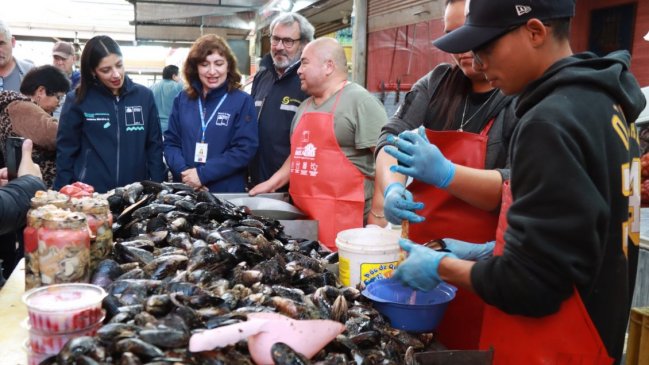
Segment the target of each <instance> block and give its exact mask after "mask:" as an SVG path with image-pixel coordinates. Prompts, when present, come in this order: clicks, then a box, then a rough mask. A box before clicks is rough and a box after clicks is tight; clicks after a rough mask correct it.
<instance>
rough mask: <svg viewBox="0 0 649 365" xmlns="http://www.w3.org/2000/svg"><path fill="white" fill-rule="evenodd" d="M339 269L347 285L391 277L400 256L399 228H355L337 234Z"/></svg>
mask: <svg viewBox="0 0 649 365" xmlns="http://www.w3.org/2000/svg"><path fill="white" fill-rule="evenodd" d="M336 247H338V270H339V276H340V282H341V283H342V284H343V285H344V286H356V285H357V284H359V283H361V282H363V284H364V285H367V284H369V283H371V282H372V281H374V280H377V279H383V278H387V277H390V276H391V275H392V271H393V270H394V269H395V268H396V266H397V263H398V260H399V231H395V230H389V229H383V228H354V229H348V230H345V231H341V232H339V233H338V235H337V236H336Z"/></svg>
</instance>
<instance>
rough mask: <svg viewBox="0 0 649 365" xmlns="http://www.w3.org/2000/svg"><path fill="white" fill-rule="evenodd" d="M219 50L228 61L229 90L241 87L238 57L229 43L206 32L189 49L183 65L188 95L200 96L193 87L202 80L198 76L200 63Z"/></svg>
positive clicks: (194, 97)
mask: <svg viewBox="0 0 649 365" xmlns="http://www.w3.org/2000/svg"><path fill="white" fill-rule="evenodd" d="M214 52H217V53H218V54H219V55H221V56H222V57H224V58H225V60H226V61H227V62H228V79H227V83H228V92H230V91H232V90H234V89H239V88H240V87H241V74H240V73H239V70H238V69H237V58H236V56H235V55H234V53H233V52H232V49H231V48H230V46H229V45H228V43H227V42H226V41H225V40H224V39H223V38H221V37H219V36H218V35H216V34H206V35H204V36H201V37H199V38H198V39H197V40H196V41H195V42H194V44H193V45H192V48H191V49H190V50H189V54H188V55H187V60H185V64H184V66H183V75H185V80H187V88H186V90H185V91H186V92H187V95H189V97H190V98H191V99H196V98H198V92H197V91H196V90H195V89H194V88H193V87H192V83H194V82H195V81H200V79H199V77H198V65H199V64H200V63H201V62H204V61H205V59H207V56H209V55H211V54H212V53H214Z"/></svg>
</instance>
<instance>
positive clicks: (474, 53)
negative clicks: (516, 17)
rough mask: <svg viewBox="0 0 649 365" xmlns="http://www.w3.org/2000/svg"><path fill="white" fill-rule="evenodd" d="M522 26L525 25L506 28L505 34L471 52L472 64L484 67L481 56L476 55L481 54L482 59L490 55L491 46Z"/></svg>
mask: <svg viewBox="0 0 649 365" xmlns="http://www.w3.org/2000/svg"><path fill="white" fill-rule="evenodd" d="M523 25H525V24H519V25H514V26H511V27H509V28H507V30H506V31H505V33H503V34H501V35H500V36H498V37H497V38H495V39H492V40H491V41H490V42H488V43H486V44H484V45H483V46H481V47H479V48H476V49H474V50H472V51H471V55H472V56H473V62H475V63H476V64H477V65H479V66H484V61H483V60H482V58H481V56H480V55H479V54H478V53H482V54H483V56H482V57H484V55H489V54H490V53H491V50H492V49H493V46H494V45H495V44H496V42H498V40H499V39H500V38H502V37H504V36H506V35H507V34H509V33H511V32H513V31H515V30H516V29H518V28H520V27H522V26H523Z"/></svg>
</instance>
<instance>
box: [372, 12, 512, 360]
mask: <svg viewBox="0 0 649 365" xmlns="http://www.w3.org/2000/svg"><path fill="white" fill-rule="evenodd" d="M464 7H465V1H463V0H447V1H446V11H445V14H444V32H445V33H449V32H452V31H453V30H455V29H457V28H459V27H460V26H461V25H462V24H464V21H465V15H464ZM451 57H452V60H453V63H452V64H442V65H439V66H438V67H436V68H435V69H433V70H432V71H431V72H430V73H428V74H427V75H426V76H424V77H423V78H421V79H420V80H419V81H417V83H415V85H414V86H413V88H412V90H411V91H410V92H409V93H408V94H407V95H406V97H405V100H404V102H403V104H402V105H401V106H400V107H399V109H398V110H397V112H396V113H395V115H394V116H393V117H392V118H391V119H390V121H389V123H388V124H386V125H385V127H384V128H383V130H382V133H381V137H380V139H379V142H378V146H377V151H378V153H377V154H376V179H375V195H374V199H373V204H372V214H371V217H370V218H371V219H370V220H369V223H374V224H378V225H382V226H383V225H386V224H387V221H389V222H390V223H392V224H401V222H402V221H403V220H406V221H409V222H410V223H414V224H411V225H410V227H409V234H410V238H411V239H412V240H413V241H415V242H418V243H422V244H423V243H426V242H429V241H433V240H437V239H445V238H452V239H457V240H462V241H470V242H482V243H485V242H488V241H493V240H495V237H496V224H497V221H498V207H499V203H500V200H499V199H500V186H501V184H502V181H503V180H504V179H505V178H507V176H508V175H509V169H508V168H507V167H508V165H507V162H508V161H507V158H508V142H509V138H510V136H511V133H512V130H513V127H514V125H515V123H516V118H515V116H514V110H513V107H514V105H513V104H514V103H512V97H507V96H504V95H503V94H502V93H500V91H499V90H498V89H494V88H493V87H491V86H490V85H489V82H488V81H487V80H486V79H485V76H484V75H483V74H482V73H479V72H476V71H475V70H474V69H473V56H472V54H471V52H466V53H461V54H451ZM413 129H419V131H418V133H417V134H414V135H415V136H417V138H419V139H420V140H421V141H425V140H429V141H430V143H431V144H432V146H433V148H438V149H439V150H441V152H442V154H443V155H444V156H446V158H447V159H448V160H450V161H452V162H453V163H443V162H444V161H440V162H439V163H437V162H436V161H427V162H428V163H427V166H425V167H424V168H422V169H423V170H425V172H426V173H429V174H436V176H435V177H436V179H434V180H433V181H434V182H435V183H434V184H432V185H431V184H427V183H425V182H423V181H430V179H428V180H423V179H422V180H423V181H422V180H419V179H414V181H413V182H412V183H411V184H410V185H408V187H407V188H406V187H405V185H406V176H404V175H402V174H400V173H397V172H394V170H393V168H391V166H393V165H397V162H396V159H395V158H394V157H393V156H391V155H390V154H388V153H387V152H386V151H388V150H389V149H391V148H394V147H390V146H388V145H389V144H390V143H391V142H393V141H394V140H395V139H397V138H395V136H397V135H400V133H402V132H404V131H409V130H413ZM386 146H388V147H386ZM383 147H386V148H383ZM400 167H404V168H415V166H400ZM451 171H453V172H454V173H455V174H458V175H459V174H468V175H470V176H471V178H470V179H468V180H465V181H468V182H469V184H465V185H464V186H457V185H458V184H455V185H454V184H451V185H449V184H448V182H449V179H448V176H449V174H450V172H451ZM485 192H486V193H485ZM415 211H416V213H415ZM422 222H423V223H422ZM446 243H448V246H449V248H450V249H451V250H453V249H456V250H459V249H460V248H459V246H456V247H453V242H452V241H450V240H448V241H446ZM484 246H486V247H490V245H484ZM482 310H483V304H482V302H481V301H479V300H478V299H477V297H475V296H474V295H473V294H472V293H469V292H466V291H462V290H460V291H459V292H458V294H457V297H456V300H454V301H453V302H452V303H451V305H450V306H449V308H448V312H447V314H446V315H445V316H444V319H445V320H444V321H443V323H442V324H441V327H440V329H439V334H440V341H441V342H442V343H444V345H445V346H447V347H448V348H453V349H470V348H477V344H478V340H479V338H478V337H479V331H480V323H481V322H480V319H481V313H482Z"/></svg>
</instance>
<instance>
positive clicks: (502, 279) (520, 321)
mask: <svg viewBox="0 0 649 365" xmlns="http://www.w3.org/2000/svg"><path fill="white" fill-rule="evenodd" d="M467 4H468V6H467V11H468V12H467V17H466V22H465V24H464V26H462V27H460V28H458V29H456V30H454V31H452V32H450V33H448V34H446V35H445V36H444V37H442V38H440V39H438V40H436V41H435V42H434V44H435V45H436V46H437V47H438V48H440V49H442V50H444V51H446V52H450V53H461V52H466V51H472V52H473V67H474V68H475V69H476V70H477V71H479V72H482V73H484V74H485V77H486V78H487V80H489V82H490V84H491V85H492V86H493V87H497V88H499V89H500V90H501V91H502V92H503V93H505V94H518V95H519V98H518V102H517V105H516V116H517V117H519V118H520V120H519V122H518V123H517V125H516V127H515V129H514V132H513V136H512V140H511V143H510V157H511V160H512V161H511V180H510V182H511V183H510V184H508V183H509V182H506V184H504V185H503V189H502V197H503V200H502V202H503V203H502V208H501V219H500V222H499V223H500V224H499V227H498V228H499V231H498V232H497V241H496V244H495V249H494V252H495V255H496V256H494V257H491V258H489V259H486V260H481V261H477V262H472V261H467V260H466V259H468V258H470V256H471V255H469V254H473V256H476V255H475V253H476V252H475V251H476V250H478V249H480V248H484V247H488V246H487V245H472V244H470V243H465V244H464V245H467V246H468V247H470V248H468V249H467V248H463V249H457V250H456V249H455V248H451V249H450V250H451V252H450V253H449V252H438V251H433V250H430V249H427V248H425V247H423V246H414V245H412V244H411V243H410V242H409V241H408V240H401V242H400V243H401V245H402V247H403V248H404V249H405V250H407V251H410V253H411V254H410V256H409V257H408V259H407V260H406V261H404V262H403V263H402V264H400V265H399V268H398V269H397V271H396V272H395V274H394V275H395V276H396V277H398V278H401V279H402V280H403V281H405V282H407V283H408V284H409V285H413V286H416V287H420V288H431V287H434V286H435V285H436V283H439V282H440V281H441V280H444V281H447V282H449V283H451V284H455V285H459V286H462V287H464V288H467V289H470V290H473V291H475V293H477V295H478V296H479V297H480V298H482V299H483V300H484V301H485V302H486V303H487V304H489V306H487V308H486V309H485V314H484V317H483V326H482V332H481V337H480V348H483V349H487V348H493V349H494V360H493V363H494V364H495V365H500V364H547V363H571V364H576V363H584V364H611V363H616V364H617V363H619V362H620V359H621V357H622V349H623V347H624V337H625V336H624V335H625V331H626V324H627V321H628V315H629V309H630V306H631V299H632V296H633V289H634V285H635V278H636V269H637V262H638V250H639V241H640V237H639V231H640V158H639V141H638V133H637V129H636V126H635V123H634V122H635V120H636V118H637V117H638V115H639V114H640V111H641V110H642V109H643V108H644V106H645V104H646V101H645V98H644V96H643V94H642V92H641V90H640V87H639V85H638V82H637V80H636V79H635V77H634V76H633V75H632V74H631V73H630V71H629V67H630V58H631V57H630V55H629V53H628V52H627V51H617V52H613V53H611V54H610V55H607V56H604V57H598V56H596V55H594V54H592V53H588V52H586V53H580V54H573V53H572V49H571V47H570V40H569V35H570V18H571V17H572V16H573V15H574V11H575V1H574V0H562V1H555V0H552V1H551V0H472V1H470V2H467ZM404 133H407V132H404ZM399 137H400V138H399V139H398V140H397V142H396V145H397V147H398V149H399V150H398V152H397V156H395V157H397V159H398V160H399V166H395V169H396V170H397V171H399V172H405V173H406V174H408V175H410V176H413V177H418V174H424V175H426V176H433V175H435V176H436V177H437V178H441V179H447V180H450V184H451V185H452V184H461V183H462V182H463V181H465V180H466V179H467V176H465V175H464V174H463V173H462V171H461V170H460V169H457V170H456V169H455V167H454V166H453V164H452V163H450V162H448V161H447V160H446V159H445V158H444V157H443V156H441V154H440V153H439V150H436V147H435V146H433V145H431V144H430V143H426V141H423V140H421V139H417V138H416V137H415V138H412V136H406V135H403V133H402V135H400V136H399ZM415 145H416V146H415ZM387 148H394V147H386V149H387ZM386 152H387V150H386ZM403 169H405V170H406V171H403ZM432 170H436V171H435V172H432ZM508 207H509V210H508V211H507V209H508ZM455 246H457V245H455ZM471 246H473V247H471ZM458 247H459V246H458ZM480 256H483V255H480Z"/></svg>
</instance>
